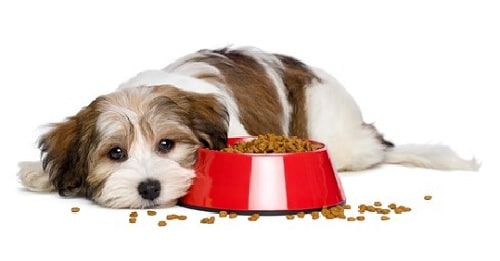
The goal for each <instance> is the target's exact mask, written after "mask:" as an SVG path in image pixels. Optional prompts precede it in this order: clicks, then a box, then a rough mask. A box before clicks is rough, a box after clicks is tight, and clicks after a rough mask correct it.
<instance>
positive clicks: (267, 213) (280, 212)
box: [177, 201, 345, 216]
mask: <svg viewBox="0 0 500 261" xmlns="http://www.w3.org/2000/svg"><path fill="white" fill-rule="evenodd" d="M344 204H345V201H342V202H340V203H339V204H335V205H328V206H323V207H328V208H330V207H335V206H342V205H344ZM177 205H178V206H181V207H186V208H190V209H195V210H201V211H206V212H212V213H214V214H218V213H219V212H220V211H226V212H227V213H236V214H238V215H243V216H250V215H253V214H259V215H261V216H285V215H295V214H297V213H299V212H304V213H306V214H307V213H311V212H313V211H321V210H322V209H323V207H320V208H311V209H293V210H235V209H223V208H208V207H199V206H193V205H189V204H185V203H183V202H180V201H179V202H178V203H177Z"/></svg>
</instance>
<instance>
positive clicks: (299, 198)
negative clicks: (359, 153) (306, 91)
mask: <svg viewBox="0 0 500 261" xmlns="http://www.w3.org/2000/svg"><path fill="white" fill-rule="evenodd" d="M259 144H261V145H259ZM262 144H263V145H262ZM271 144H272V145H271ZM292 144H293V146H289V145H292ZM287 146H288V148H284V147H287ZM278 151H279V152H278ZM197 153H198V154H197V161H196V163H195V172H196V176H195V178H194V179H193V184H192V186H191V188H190V189H189V191H188V193H187V194H186V195H185V196H184V197H183V198H181V199H180V200H179V205H181V206H186V207H190V208H194V209H200V210H207V211H212V212H219V211H222V210H223V211H227V212H228V213H232V212H236V213H242V214H253V213H259V214H269V215H270V214H283V213H296V212H298V211H306V212H307V211H312V210H319V209H322V208H323V207H324V206H335V205H339V204H342V203H344V202H345V197H344V193H343V190H342V186H341V184H340V180H339V178H338V177H337V174H336V172H335V169H334V166H333V165H332V161H331V160H330V157H329V155H328V153H327V150H326V147H325V146H324V144H322V143H320V142H316V141H310V140H301V139H298V138H295V137H290V138H286V137H280V136H276V135H272V134H268V135H261V136H256V137H230V138H229V139H228V149H224V150H210V149H206V148H202V149H199V150H198V152H197Z"/></svg>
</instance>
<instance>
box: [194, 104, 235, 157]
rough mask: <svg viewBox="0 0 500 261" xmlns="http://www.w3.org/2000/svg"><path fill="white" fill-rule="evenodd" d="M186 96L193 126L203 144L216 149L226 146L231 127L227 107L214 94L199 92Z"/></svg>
mask: <svg viewBox="0 0 500 261" xmlns="http://www.w3.org/2000/svg"><path fill="white" fill-rule="evenodd" d="M185 98H186V99H187V100H188V102H187V104H189V106H190V108H189V109H188V113H189V120H190V123H191V127H192V128H193V131H194V133H195V134H196V136H197V137H198V139H199V140H200V142H201V143H202V145H203V146H204V147H207V148H210V149H214V150H220V149H223V148H225V147H226V146H227V132H228V128H229V114H228V112H227V109H226V107H225V106H224V105H223V104H222V103H221V102H220V101H218V100H217V98H216V97H215V96H213V95H203V94H197V95H189V96H186V97H185Z"/></svg>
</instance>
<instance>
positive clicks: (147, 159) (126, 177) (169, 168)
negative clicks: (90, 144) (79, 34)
mask: <svg viewBox="0 0 500 261" xmlns="http://www.w3.org/2000/svg"><path fill="white" fill-rule="evenodd" d="M185 151H186V150H185V149H184V148H182V147H176V148H175V149H174V151H172V152H171V153H169V157H168V158H165V157H160V156H159V155H158V154H157V153H155V152H154V151H152V150H151V144H148V143H147V142H145V141H144V140H143V139H142V136H141V135H138V138H137V140H135V141H134V143H133V145H132V148H131V149H130V154H129V158H128V160H126V161H125V162H123V163H120V164H119V167H117V168H115V169H114V170H112V171H109V170H105V171H104V173H111V175H110V176H109V177H108V178H107V180H106V183H105V185H104V188H103V189H102V191H101V194H100V195H99V196H98V197H96V198H95V201H96V202H98V203H100V204H101V205H105V206H108V207H113V208H124V207H126V208H150V207H158V206H159V207H170V206H173V205H175V203H176V201H175V199H177V198H179V197H181V196H183V195H184V194H185V193H186V191H187V189H188V188H189V186H191V179H192V178H193V177H194V176H195V174H194V171H193V170H192V169H188V168H183V167H181V166H180V165H179V164H178V163H177V161H176V159H177V158H182V157H184V156H185V155H183V154H184V152H185ZM97 171H99V170H97ZM148 179H154V180H158V181H159V182H160V184H161V192H160V195H159V197H157V198H155V199H154V200H152V201H151V200H146V199H144V198H142V197H141V196H140V195H139V193H137V187H138V185H139V183H140V182H142V181H145V180H148Z"/></svg>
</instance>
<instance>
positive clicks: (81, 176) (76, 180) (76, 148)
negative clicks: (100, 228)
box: [39, 98, 101, 196]
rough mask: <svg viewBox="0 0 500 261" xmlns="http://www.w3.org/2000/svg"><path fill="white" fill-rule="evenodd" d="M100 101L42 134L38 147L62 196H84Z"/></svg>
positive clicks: (51, 178)
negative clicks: (82, 194) (97, 108)
mask: <svg viewBox="0 0 500 261" xmlns="http://www.w3.org/2000/svg"><path fill="white" fill-rule="evenodd" d="M100 100H101V99H100V98H98V99H96V100H95V101H93V102H92V103H91V104H90V105H89V106H87V107H85V108H83V109H82V110H81V111H80V112H78V114H77V115H75V116H73V117H70V118H68V119H67V120H66V121H64V122H61V123H56V124H53V125H52V126H53V128H52V129H51V130H50V131H49V132H48V133H46V134H45V135H42V137H41V139H40V142H39V148H40V150H41V151H42V153H43V154H44V158H43V162H42V164H43V168H44V170H45V171H46V172H47V173H48V174H49V178H50V181H51V182H52V184H53V185H54V187H55V188H56V190H58V191H59V194H60V195H61V196H74V195H77V194H79V193H80V194H81V193H85V188H86V187H87V184H86V177H87V175H88V168H89V164H88V162H87V161H88V155H90V154H91V151H92V150H93V149H95V148H94V147H93V146H92V144H93V141H94V140H95V139H96V138H97V136H96V131H95V124H96V119H97V117H98V115H99V112H98V110H96V107H97V104H98V103H99V101H100Z"/></svg>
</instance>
